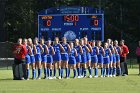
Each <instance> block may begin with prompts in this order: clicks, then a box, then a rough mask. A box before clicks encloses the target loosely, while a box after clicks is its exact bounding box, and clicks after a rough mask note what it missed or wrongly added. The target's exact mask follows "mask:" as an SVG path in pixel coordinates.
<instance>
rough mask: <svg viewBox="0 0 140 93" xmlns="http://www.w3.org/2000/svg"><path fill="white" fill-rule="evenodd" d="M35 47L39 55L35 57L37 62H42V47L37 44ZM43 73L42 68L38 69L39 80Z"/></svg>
mask: <svg viewBox="0 0 140 93" xmlns="http://www.w3.org/2000/svg"><path fill="white" fill-rule="evenodd" d="M35 47H36V50H37V53H36V54H35V55H34V56H35V62H41V61H42V59H41V49H40V45H39V44H37V45H35ZM41 73H42V69H41V68H38V78H40V77H41Z"/></svg>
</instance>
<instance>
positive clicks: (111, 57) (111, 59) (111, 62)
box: [107, 39, 115, 77]
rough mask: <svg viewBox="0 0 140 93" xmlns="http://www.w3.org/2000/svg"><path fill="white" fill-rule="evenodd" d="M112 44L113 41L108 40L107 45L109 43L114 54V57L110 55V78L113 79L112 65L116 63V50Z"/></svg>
mask: <svg viewBox="0 0 140 93" xmlns="http://www.w3.org/2000/svg"><path fill="white" fill-rule="evenodd" d="M111 42H112V40H111V39H107V43H108V47H109V48H110V50H111V53H112V55H110V56H109V57H110V64H109V67H110V68H109V75H110V77H112V74H113V66H112V64H113V62H114V63H115V60H114V59H115V50H114V47H113V45H112V44H111Z"/></svg>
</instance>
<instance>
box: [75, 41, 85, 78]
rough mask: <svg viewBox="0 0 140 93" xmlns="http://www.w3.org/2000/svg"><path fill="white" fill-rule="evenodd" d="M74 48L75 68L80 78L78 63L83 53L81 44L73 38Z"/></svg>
mask: <svg viewBox="0 0 140 93" xmlns="http://www.w3.org/2000/svg"><path fill="white" fill-rule="evenodd" d="M75 49H76V50H77V56H76V68H77V73H78V78H81V76H80V75H81V73H80V63H81V61H82V60H81V54H83V50H82V47H81V45H80V44H79V40H78V39H75Z"/></svg>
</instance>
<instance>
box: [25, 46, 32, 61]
mask: <svg viewBox="0 0 140 93" xmlns="http://www.w3.org/2000/svg"><path fill="white" fill-rule="evenodd" d="M26 50H27V54H26V56H25V59H26V64H29V63H30V62H31V60H30V53H29V47H28V46H26Z"/></svg>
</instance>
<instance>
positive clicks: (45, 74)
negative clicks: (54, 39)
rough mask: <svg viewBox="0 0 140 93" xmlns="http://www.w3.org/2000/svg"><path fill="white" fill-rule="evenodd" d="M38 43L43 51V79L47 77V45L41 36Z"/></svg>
mask: <svg viewBox="0 0 140 93" xmlns="http://www.w3.org/2000/svg"><path fill="white" fill-rule="evenodd" d="M40 45H41V46H42V48H43V53H42V54H41V59H42V65H43V68H44V79H46V78H47V54H48V47H47V46H46V45H45V44H44V39H43V38H41V40H40Z"/></svg>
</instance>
